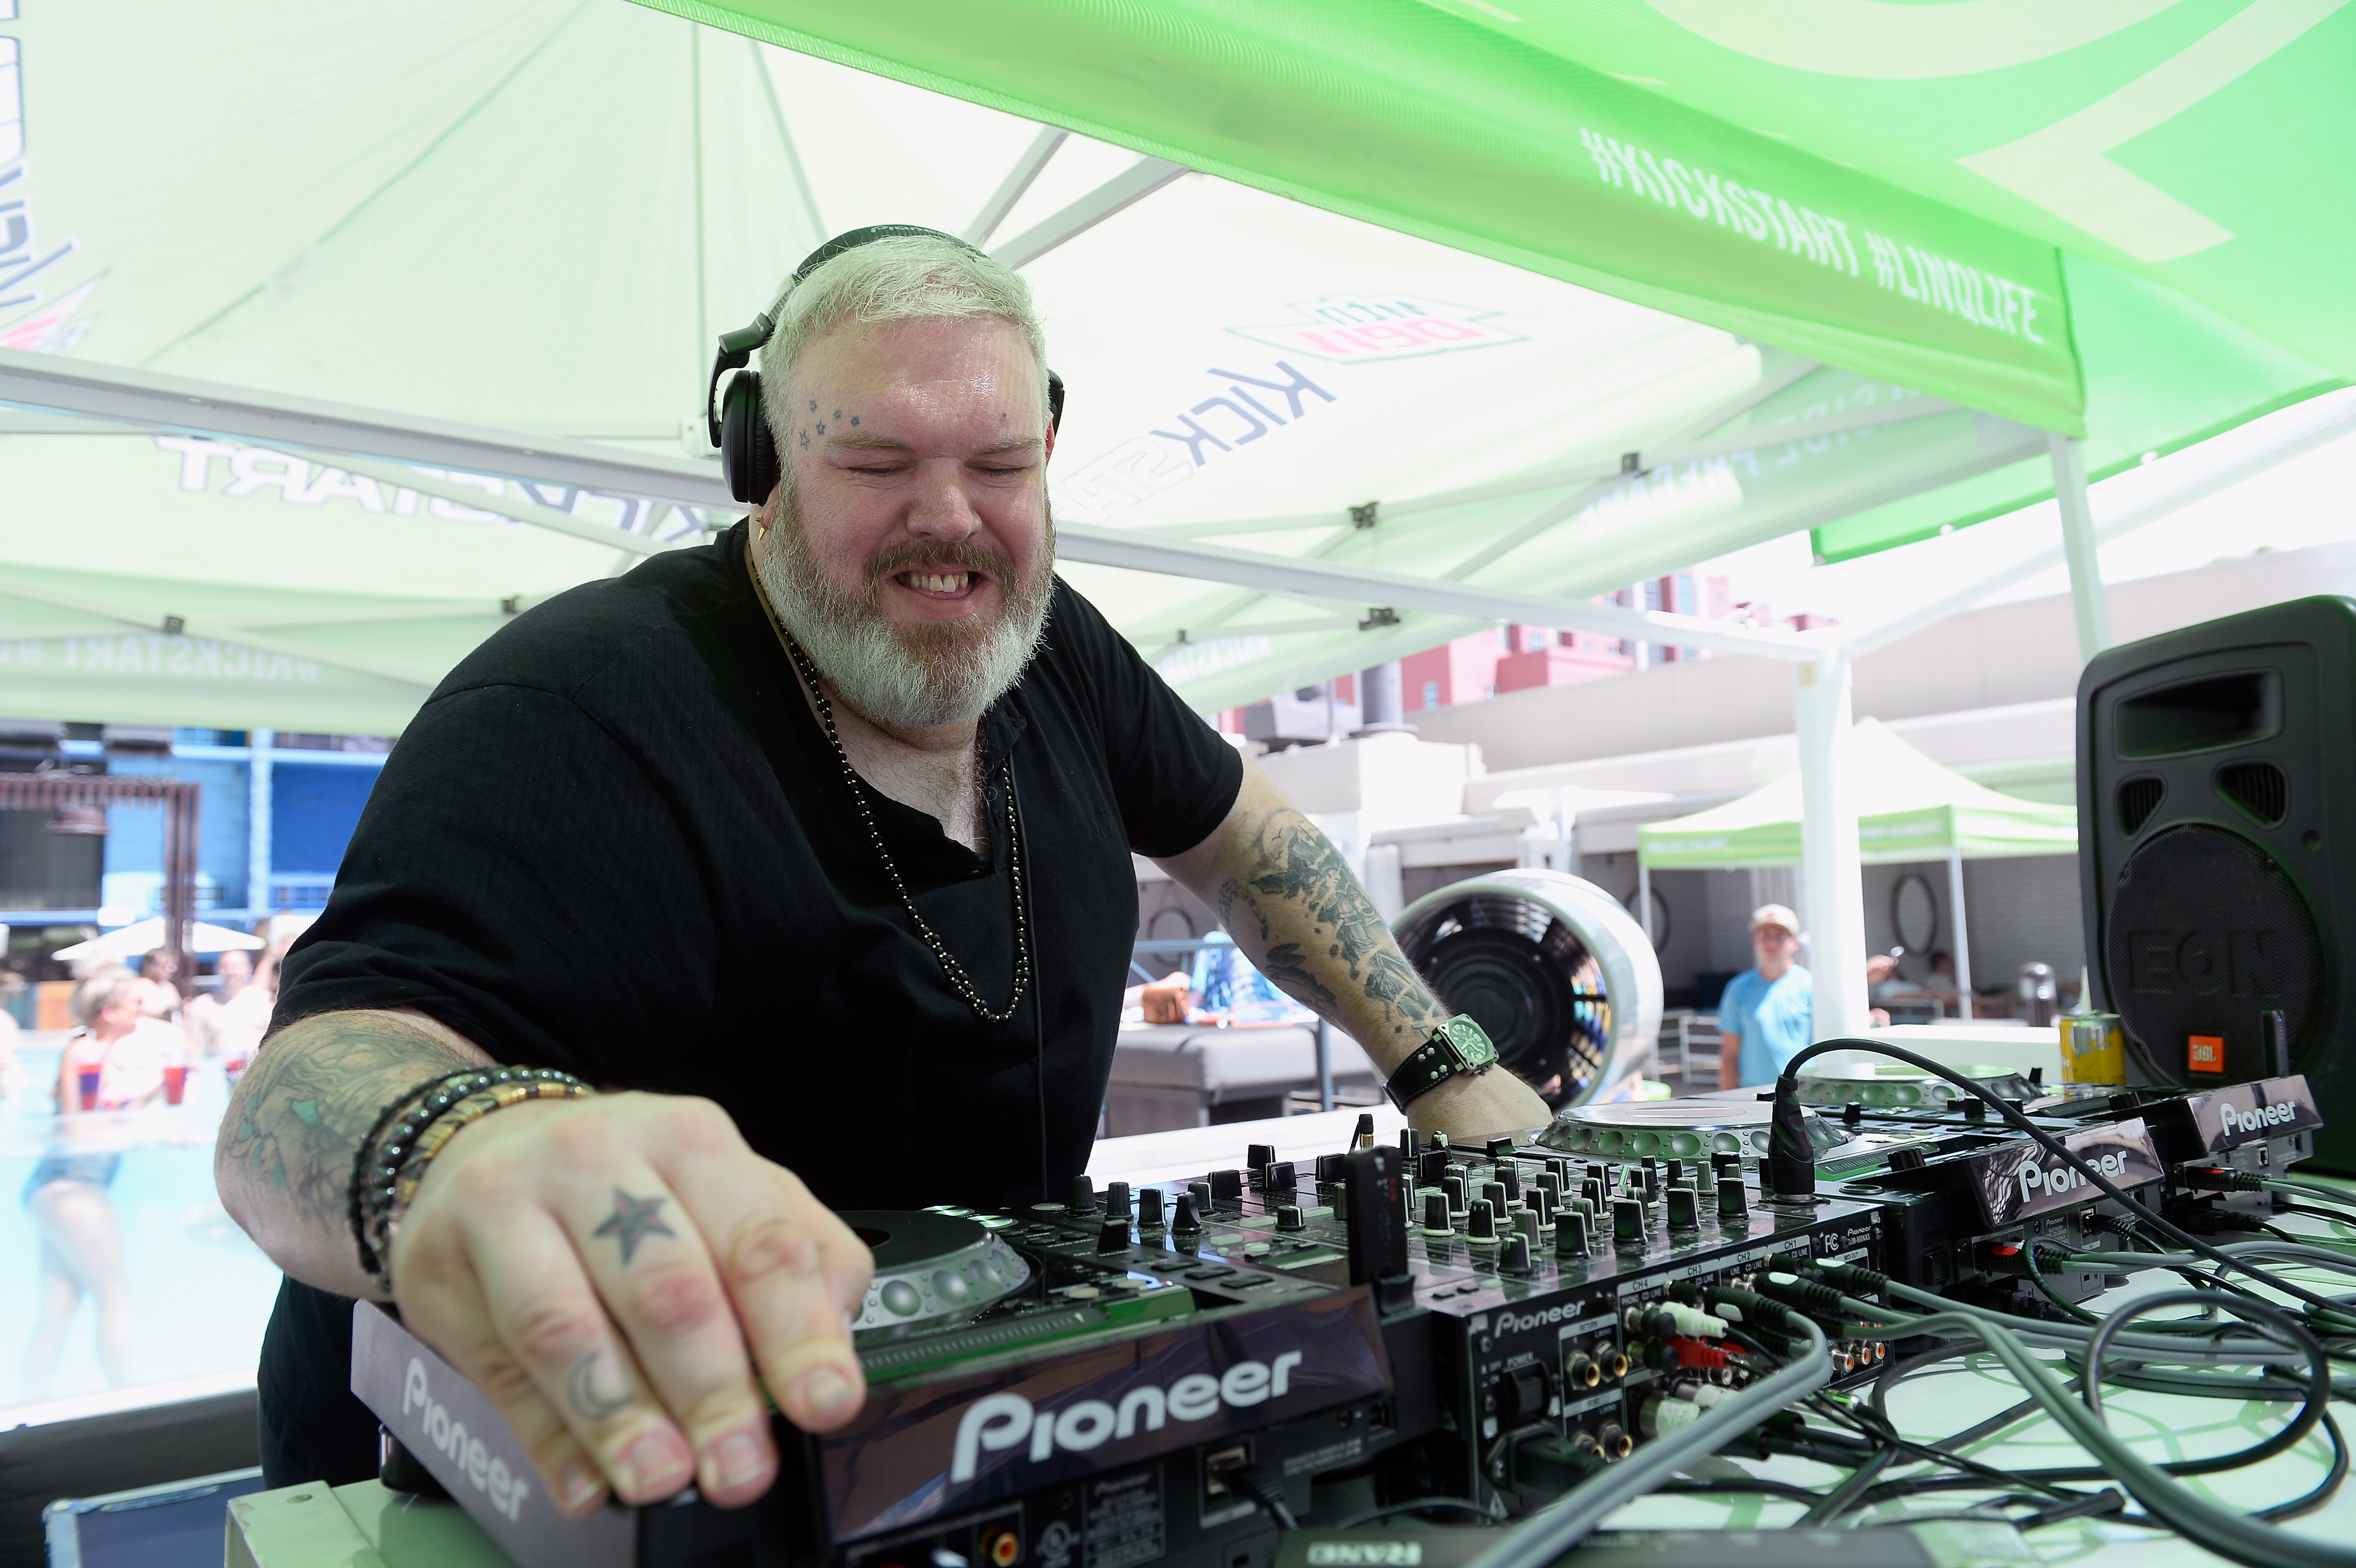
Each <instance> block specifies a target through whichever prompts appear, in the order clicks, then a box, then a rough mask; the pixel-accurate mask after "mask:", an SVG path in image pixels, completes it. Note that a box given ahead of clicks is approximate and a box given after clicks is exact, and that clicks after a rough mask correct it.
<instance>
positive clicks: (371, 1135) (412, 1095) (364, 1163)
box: [344, 1067, 486, 1280]
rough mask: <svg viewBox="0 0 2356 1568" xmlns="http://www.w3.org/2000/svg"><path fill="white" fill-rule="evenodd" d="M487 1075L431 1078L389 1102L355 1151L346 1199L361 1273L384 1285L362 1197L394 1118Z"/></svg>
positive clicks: (472, 1072) (477, 1071) (473, 1070)
mask: <svg viewBox="0 0 2356 1568" xmlns="http://www.w3.org/2000/svg"><path fill="white" fill-rule="evenodd" d="M485 1071H486V1070H485V1069H483V1068H479V1067H462V1068H459V1069H458V1070H457V1071H455V1072H444V1073H443V1074H442V1075H441V1076H440V1077H438V1078H429V1079H427V1080H426V1081H425V1082H424V1083H420V1084H418V1085H417V1086H416V1087H415V1088H412V1089H409V1090H406V1091H404V1092H403V1093H402V1094H401V1095H400V1096H399V1097H398V1098H396V1099H393V1100H391V1101H388V1102H387V1103H386V1104H385V1107H384V1109H383V1110H381V1111H379V1112H378V1113H377V1114H376V1120H375V1121H374V1122H373V1123H371V1124H369V1130H368V1136H366V1137H363V1138H362V1139H360V1144H359V1148H358V1149H356V1150H355V1151H353V1154H352V1179H351V1185H350V1189H349V1191H348V1194H347V1196H346V1199H345V1205H344V1215H345V1219H346V1221H348V1223H349V1224H350V1226H351V1232H352V1241H353V1243H354V1244H356V1245H357V1246H358V1247H359V1259H360V1272H361V1273H362V1274H365V1275H368V1276H369V1278H370V1279H376V1280H381V1277H382V1272H383V1270H382V1265H381V1264H380V1263H379V1261H378V1259H377V1255H376V1249H375V1248H373V1247H371V1246H369V1243H368V1227H367V1209H366V1205H364V1204H363V1203H362V1202H361V1195H362V1193H363V1192H365V1191H366V1186H365V1183H366V1179H367V1173H368V1168H369V1163H370V1156H371V1155H373V1154H374V1153H375V1151H376V1149H377V1147H378V1144H379V1142H380V1140H381V1139H382V1138H383V1136H384V1130H385V1127H386V1125H388V1124H389V1123H391V1120H392V1118H393V1116H394V1115H395V1114H396V1113H397V1112H399V1111H400V1110H401V1109H402V1106H404V1105H410V1104H415V1103H416V1102H417V1101H418V1100H420V1099H421V1098H422V1097H423V1096H426V1095H429V1094H432V1093H434V1091H435V1090H437V1089H440V1088H442V1087H444V1085H446V1084H449V1083H453V1082H455V1080H458V1079H462V1078H476V1077H480V1076H482V1075H483V1074H484V1072H485Z"/></svg>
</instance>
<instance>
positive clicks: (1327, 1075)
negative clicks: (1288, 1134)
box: [1317, 1019, 1333, 1111]
mask: <svg viewBox="0 0 2356 1568" xmlns="http://www.w3.org/2000/svg"><path fill="white" fill-rule="evenodd" d="M1317 1108H1318V1109H1319V1110H1321V1111H1330V1110H1332V1109H1333V1025H1332V1024H1329V1023H1327V1022H1326V1021H1325V1020H1324V1019H1318V1020H1317Z"/></svg>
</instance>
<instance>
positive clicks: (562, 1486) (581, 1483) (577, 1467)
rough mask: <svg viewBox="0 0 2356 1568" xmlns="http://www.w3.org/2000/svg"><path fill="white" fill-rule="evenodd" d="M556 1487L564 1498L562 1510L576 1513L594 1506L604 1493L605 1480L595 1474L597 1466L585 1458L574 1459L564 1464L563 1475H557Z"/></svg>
mask: <svg viewBox="0 0 2356 1568" xmlns="http://www.w3.org/2000/svg"><path fill="white" fill-rule="evenodd" d="M556 1489H557V1490H558V1492H559V1493H561V1494H562V1497H563V1499H564V1501H563V1504H562V1507H563V1509H564V1511H565V1512H566V1513H571V1514H577V1513H582V1512H585V1511H586V1510H587V1509H590V1508H592V1507H594V1505H595V1503H596V1501H597V1499H599V1498H600V1497H602V1496H604V1495H605V1477H602V1476H600V1475H598V1474H597V1467H595V1466H594V1465H592V1464H591V1463H589V1461H588V1460H586V1459H575V1460H573V1462H572V1463H571V1464H568V1465H566V1466H565V1467H564V1473H563V1475H562V1476H560V1477H557V1483H556Z"/></svg>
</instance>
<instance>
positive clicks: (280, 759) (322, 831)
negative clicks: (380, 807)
mask: <svg viewBox="0 0 2356 1568" xmlns="http://www.w3.org/2000/svg"><path fill="white" fill-rule="evenodd" d="M297 754H299V753H297ZM287 755H288V753H287V752H276V753H274V754H273V758H274V760H273V763H272V765H271V770H270V783H271V811H270V865H271V869H272V870H273V873H274V874H276V875H280V876H284V875H288V874H293V875H295V876H311V875H318V874H322V873H324V874H325V875H327V876H333V875H334V873H335V870H336V868H337V867H338V866H340V865H342V864H343V863H344V846H345V845H346V844H348V843H349V842H350V841H351V837H352V829H353V828H354V827H357V826H358V825H359V819H360V807H362V806H364V805H367V804H368V797H369V790H371V789H373V788H375V787H376V780H377V770H376V769H375V768H371V767H355V766H352V765H351V764H349V763H311V764H308V765H305V764H304V763H290V762H288V761H287V760H286V758H287ZM241 845H242V840H241ZM239 852H240V853H241V854H242V853H243V852H244V851H243V849H242V848H240V851H239Z"/></svg>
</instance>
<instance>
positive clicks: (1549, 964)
mask: <svg viewBox="0 0 2356 1568" xmlns="http://www.w3.org/2000/svg"><path fill="white" fill-rule="evenodd" d="M1402 946H1403V949H1404V951H1405V953H1406V956H1407V960H1408V963H1410V964H1412V965H1415V966H1416V968H1417V969H1418V970H1419V971H1421V972H1422V974H1423V976H1424V978H1425V979H1426V980H1427V981H1429V982H1430V986H1431V988H1432V990H1433V991H1434V992H1436V993H1438V995H1439V996H1440V998H1441V999H1442V1000H1443V1001H1445V1002H1446V1003H1447V1005H1448V1006H1449V1007H1450V1008H1451V1009H1453V1010H1454V1011H1457V1012H1461V1013H1470V1014H1471V1015H1472V1019H1473V1020H1474V1021H1475V1022H1477V1023H1479V1024H1480V1026H1481V1028H1482V1029H1483V1031H1485V1032H1486V1033H1487V1034H1488V1036H1489V1039H1490V1040H1492V1041H1493V1042H1494V1044H1495V1045H1496V1047H1497V1060H1498V1061H1500V1062H1502V1063H1503V1064H1504V1065H1505V1066H1506V1067H1509V1068H1511V1069H1512V1070H1513V1071H1514V1072H1515V1073H1517V1074H1518V1075H1520V1076H1521V1077H1522V1078H1524V1079H1525V1080H1526V1081H1528V1082H1529V1083H1532V1084H1533V1085H1535V1086H1537V1088H1539V1089H1542V1090H1545V1089H1547V1088H1548V1086H1549V1084H1551V1083H1553V1082H1554V1081H1555V1080H1556V1079H1558V1078H1559V1080H1560V1083H1559V1085H1558V1086H1557V1087H1555V1088H1553V1089H1552V1091H1551V1097H1552V1098H1554V1099H1556V1100H1558V1101H1560V1100H1566V1099H1569V1098H1571V1097H1573V1096H1575V1095H1577V1094H1578V1093H1580V1092H1581V1091H1583V1090H1584V1089H1585V1088H1586V1087H1587V1085H1588V1084H1589V1083H1591V1082H1593V1081H1594V1078H1595V1074H1596V1072H1597V1071H1598V1070H1599V1069H1600V1068H1601V1066H1602V1064H1603V1057H1604V1053H1605V1051H1607V1050H1608V1049H1609V1048H1610V1045H1611V1040H1612V1004H1611V1002H1610V1001H1609V1000H1608V999H1607V998H1606V997H1605V996H1604V994H1603V969H1602V965H1600V964H1598V963H1597V962H1596V961H1595V958H1594V956H1593V955H1591V954H1590V953H1589V952H1588V950H1587V947H1586V944H1583V943H1581V942H1580V940H1579V938H1578V936H1577V935H1576V934H1574V933H1572V931H1571V929H1570V928H1569V926H1567V925H1565V924H1563V923H1562V922H1560V921H1558V920H1557V919H1555V918H1554V917H1553V915H1552V914H1550V913H1549V912H1547V911H1546V910H1545V909H1543V908H1541V907H1539V906H1538V905H1537V904H1535V903H1532V902H1530V901H1526V900H1523V899H1515V898H1505V897H1502V896H1498V895H1494V894H1481V895H1478V896H1475V897H1472V898H1468V899H1465V900H1464V901H1462V902H1461V903H1456V904H1452V905H1451V906H1450V907H1449V908H1448V909H1447V910H1445V911H1444V912H1441V914H1440V917H1439V918H1438V919H1437V920H1436V921H1434V922H1432V923H1431V924H1430V926H1429V927H1427V928H1426V931H1425V932H1421V933H1411V934H1410V935H1409V936H1408V938H1407V940H1406V941H1405V942H1404V943H1403V944H1402Z"/></svg>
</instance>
